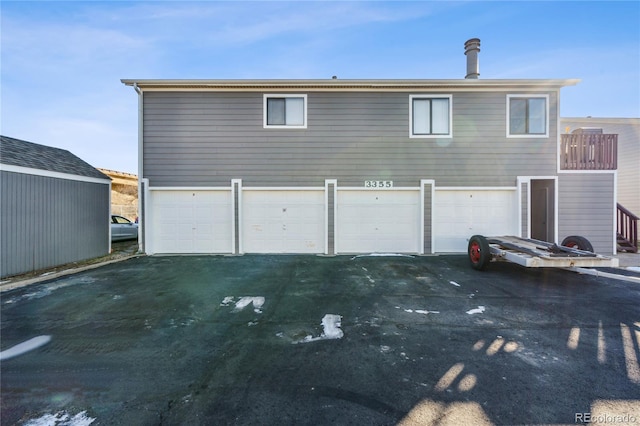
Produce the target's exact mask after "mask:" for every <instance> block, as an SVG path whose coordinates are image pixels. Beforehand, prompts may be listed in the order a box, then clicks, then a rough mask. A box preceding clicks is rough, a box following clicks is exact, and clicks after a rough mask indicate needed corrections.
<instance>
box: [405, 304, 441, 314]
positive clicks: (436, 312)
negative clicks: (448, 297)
mask: <svg viewBox="0 0 640 426" xmlns="http://www.w3.org/2000/svg"><path fill="white" fill-rule="evenodd" d="M396 309H400V306H396ZM403 311H405V312H406V313H408V314H412V313H414V312H415V313H416V314H423V315H428V314H439V313H440V311H428V310H426V309H403Z"/></svg>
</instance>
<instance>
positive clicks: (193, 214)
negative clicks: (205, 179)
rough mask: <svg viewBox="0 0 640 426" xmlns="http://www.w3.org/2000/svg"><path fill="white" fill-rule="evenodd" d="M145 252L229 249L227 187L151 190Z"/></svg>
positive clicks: (201, 251) (230, 231) (231, 248)
mask: <svg viewBox="0 0 640 426" xmlns="http://www.w3.org/2000/svg"><path fill="white" fill-rule="evenodd" d="M150 204H151V206H150V207H151V209H150V210H151V211H150V215H151V227H150V229H149V230H148V241H147V244H148V249H147V252H148V253H151V254H153V253H231V252H233V244H232V241H233V239H232V238H233V226H232V220H231V216H232V204H231V190H217V191H216V190H198V191H186V190H180V191H164V190H163V191H151V196H150Z"/></svg>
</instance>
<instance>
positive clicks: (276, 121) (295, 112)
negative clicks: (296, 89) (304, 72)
mask: <svg viewBox="0 0 640 426" xmlns="http://www.w3.org/2000/svg"><path fill="white" fill-rule="evenodd" d="M263 109H264V128H265V129H266V128H276V129H306V128H307V95H292V94H286V95H264V106H263Z"/></svg>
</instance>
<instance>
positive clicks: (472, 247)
mask: <svg viewBox="0 0 640 426" xmlns="http://www.w3.org/2000/svg"><path fill="white" fill-rule="evenodd" d="M467 254H468V255H469V263H471V267H472V268H473V269H475V270H477V271H484V270H485V269H487V266H489V262H490V261H491V249H490V248H489V242H487V239H486V238H485V237H483V236H482V235H474V236H473V237H471V238H469V246H468V248H467Z"/></svg>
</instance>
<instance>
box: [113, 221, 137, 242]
mask: <svg viewBox="0 0 640 426" xmlns="http://www.w3.org/2000/svg"><path fill="white" fill-rule="evenodd" d="M136 238H138V224H137V223H133V222H131V221H130V220H129V219H127V218H126V217H122V216H118V215H111V241H123V240H133V239H136Z"/></svg>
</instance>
